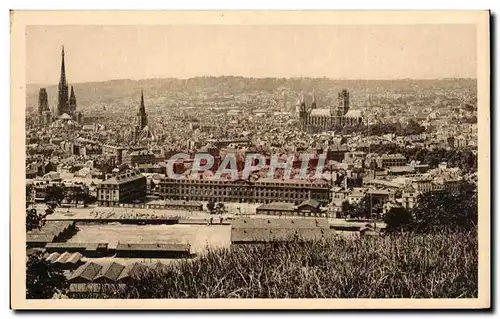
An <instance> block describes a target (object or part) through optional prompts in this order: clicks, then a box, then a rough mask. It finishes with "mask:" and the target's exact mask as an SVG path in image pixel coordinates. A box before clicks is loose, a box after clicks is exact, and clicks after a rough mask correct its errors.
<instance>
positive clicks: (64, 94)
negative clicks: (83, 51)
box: [57, 46, 69, 116]
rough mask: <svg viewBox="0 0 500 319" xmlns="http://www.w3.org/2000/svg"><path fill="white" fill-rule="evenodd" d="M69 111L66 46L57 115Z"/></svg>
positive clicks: (62, 62) (62, 55)
mask: <svg viewBox="0 0 500 319" xmlns="http://www.w3.org/2000/svg"><path fill="white" fill-rule="evenodd" d="M63 113H69V101H68V82H67V81H66V67H65V65H64V46H63V47H62V51H61V76H60V78H59V96H58V99H57V115H58V116H59V115H62V114H63Z"/></svg>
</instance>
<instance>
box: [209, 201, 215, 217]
mask: <svg viewBox="0 0 500 319" xmlns="http://www.w3.org/2000/svg"><path fill="white" fill-rule="evenodd" d="M207 209H208V211H209V212H210V214H212V212H213V211H214V209H215V202H214V201H213V200H209V201H208V203H207Z"/></svg>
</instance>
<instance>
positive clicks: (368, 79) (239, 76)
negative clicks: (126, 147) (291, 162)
mask: <svg viewBox="0 0 500 319" xmlns="http://www.w3.org/2000/svg"><path fill="white" fill-rule="evenodd" d="M198 78H243V79H261V80H262V79H280V80H300V79H313V80H315V79H322V80H330V81H403V80H412V81H436V80H476V81H477V77H439V78H385V79H384V78H378V79H377V78H367V79H356V78H331V77H327V76H320V77H311V76H293V77H279V76H274V77H273V76H266V77H263V76H243V75H197V76H193V77H187V78H182V77H151V78H140V79H130V78H116V79H108V80H95V81H92V80H91V81H84V82H70V81H68V84H69V83H72V84H87V83H105V82H112V81H134V82H140V81H150V80H193V79H198ZM26 85H38V86H57V85H58V83H57V82H56V83H53V84H47V83H36V82H30V83H28V82H27V83H26Z"/></svg>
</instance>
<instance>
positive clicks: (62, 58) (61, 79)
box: [59, 45, 66, 84]
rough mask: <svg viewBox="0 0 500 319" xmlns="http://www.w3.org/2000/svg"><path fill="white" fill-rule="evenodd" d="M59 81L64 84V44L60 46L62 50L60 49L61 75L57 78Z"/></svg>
mask: <svg viewBox="0 0 500 319" xmlns="http://www.w3.org/2000/svg"><path fill="white" fill-rule="evenodd" d="M59 83H64V84H66V66H65V65H64V45H63V46H62V51H61V77H60V79H59Z"/></svg>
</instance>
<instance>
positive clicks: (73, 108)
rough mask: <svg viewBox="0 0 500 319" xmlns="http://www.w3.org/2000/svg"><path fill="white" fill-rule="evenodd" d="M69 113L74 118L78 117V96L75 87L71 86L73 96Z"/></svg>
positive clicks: (70, 100)
mask: <svg viewBox="0 0 500 319" xmlns="http://www.w3.org/2000/svg"><path fill="white" fill-rule="evenodd" d="M69 112H70V113H71V115H72V116H76V96H75V91H74V89H73V86H71V94H70V96H69Z"/></svg>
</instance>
